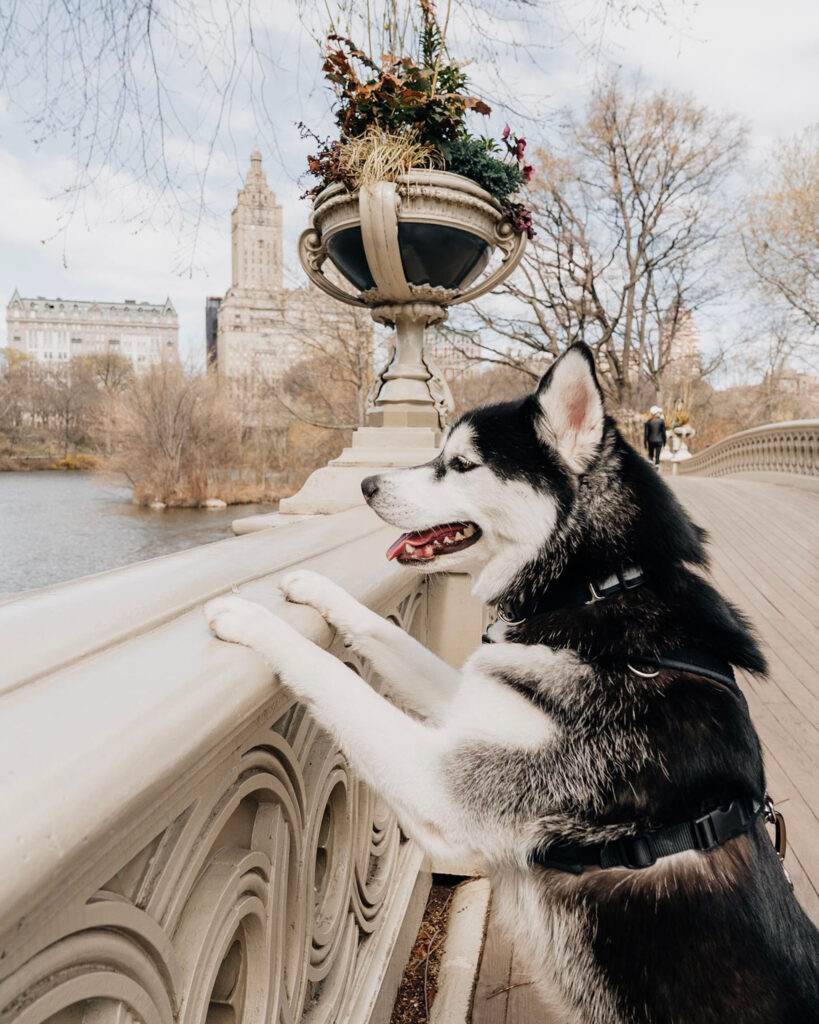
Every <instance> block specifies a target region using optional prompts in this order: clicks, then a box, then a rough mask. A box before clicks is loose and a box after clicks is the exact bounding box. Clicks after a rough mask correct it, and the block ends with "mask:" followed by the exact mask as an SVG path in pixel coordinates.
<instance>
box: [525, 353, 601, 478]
mask: <svg viewBox="0 0 819 1024" xmlns="http://www.w3.org/2000/svg"><path fill="white" fill-rule="evenodd" d="M535 397H536V398H537V401H538V405H539V406H540V411H541V416H540V417H539V419H538V423H537V431H538V435H539V436H540V438H541V440H543V441H545V442H546V444H549V445H551V446H552V447H553V448H556V449H557V451H558V452H559V453H560V455H561V456H562V457H563V459H564V460H565V461H566V462H567V463H568V465H569V468H570V469H572V470H574V472H575V473H582V472H584V471H585V470H586V469H587V467H588V465H589V463H590V462H591V460H592V458H593V457H594V454H595V452H596V451H597V447H598V445H599V444H600V440H601V438H602V437H603V393H602V392H601V390H600V385H599V384H598V383H597V376H596V375H595V372H594V356H593V355H592V353H591V350H590V349H589V347H588V345H584V344H583V343H582V342H578V343H577V344H575V345H572V346H571V348H569V349H567V350H566V351H565V352H564V353H563V355H562V356H560V357H559V358H558V359H557V360H555V362H554V363H552V365H551V366H550V367H549V369H548V370H547V372H546V375H545V376H544V378H543V380H542V381H541V382H540V384H539V385H538V389H537V392H536V395H535Z"/></svg>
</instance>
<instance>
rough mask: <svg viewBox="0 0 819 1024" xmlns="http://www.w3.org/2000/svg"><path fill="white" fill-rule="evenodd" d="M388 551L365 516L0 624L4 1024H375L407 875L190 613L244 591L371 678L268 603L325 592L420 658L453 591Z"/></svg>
mask: <svg viewBox="0 0 819 1024" xmlns="http://www.w3.org/2000/svg"><path fill="white" fill-rule="evenodd" d="M393 533H394V531H391V530H390V528H388V527H385V526H384V525H383V524H381V523H379V522H378V521H377V520H376V519H375V517H374V516H373V514H372V513H371V512H370V511H369V509H366V508H363V507H362V508H357V509H351V510H349V511H346V512H342V513H339V514H337V515H333V516H322V517H316V518H315V519H314V520H309V521H304V522H299V523H293V524H291V525H288V526H283V527H280V528H278V529H274V530H265V531H262V532H259V533H253V534H250V535H248V536H244V537H238V538H234V539H230V540H225V541H222V542H219V543H217V544H211V545H207V546H205V547H201V548H196V549H193V550H190V551H186V552H183V553H181V554H177V555H171V556H167V557H165V558H160V559H155V560H153V561H151V562H146V563H142V564H139V565H135V566H130V567H128V568H125V569H121V570H116V571H113V572H109V573H104V574H101V575H99V576H96V577H90V578H88V579H85V580H79V581H76V582H73V583H68V584H63V585H60V586H56V587H51V588H47V589H45V590H42V591H35V592H32V593H31V594H29V595H21V596H20V597H18V598H16V599H11V600H7V601H5V602H3V603H2V604H0V650H2V652H3V654H2V663H0V815H1V817H2V822H3V826H2V829H0V864H2V872H0V1024H10V1022H11V1021H14V1022H15V1024H46V1022H48V1024H80V1022H84V1024H92V1022H93V1024H103V1022H106V1024H132V1022H136V1021H140V1022H144V1024H172V1022H179V1024H263V1022H274V1024H297V1022H300V1021H304V1022H310V1024H330V1022H331V1021H345V1022H347V1021H349V1022H351V1024H353V1022H361V1024H363V1022H370V1021H377V1020H384V1019H388V1017H389V1005H391V1002H392V996H393V995H394V988H395V984H396V983H397V978H394V977H393V975H395V970H396V968H395V962H396V959H397V960H399V961H401V962H403V958H405V957H406V954H407V952H408V947H406V948H404V949H403V953H401V950H399V948H398V947H399V946H400V944H401V943H405V944H406V941H407V940H406V933H407V926H406V922H407V921H408V920H409V919H410V918H412V915H413V914H415V915H416V916H415V917H414V922H411V923H412V928H411V938H414V935H415V930H416V928H417V924H418V918H419V915H420V911H421V910H422V908H423V903H424V900H425V895H426V886H428V873H426V871H425V870H423V871H422V870H421V869H422V857H421V854H420V852H419V851H418V849H417V848H416V847H415V846H414V844H412V843H411V842H410V841H408V840H407V839H406V838H405V837H404V836H403V835H402V833H401V831H400V829H399V827H398V825H397V823H396V821H395V819H394V818H393V817H392V815H391V814H390V813H389V812H388V810H387V809H386V808H385V807H384V806H383V804H382V803H381V802H380V801H379V800H377V799H376V798H375V797H374V796H373V794H372V793H371V792H369V791H368V790H367V789H366V787H364V785H363V784H361V783H360V782H358V781H357V780H356V779H355V778H354V777H352V776H351V774H350V772H349V770H348V768H347V765H346V763H345V760H344V757H343V756H342V755H341V753H340V751H339V750H338V749H337V748H336V746H335V745H334V744H333V742H332V741H331V740H330V739H329V737H328V736H327V735H325V734H324V733H323V732H321V731H320V730H319V729H318V728H317V727H316V725H315V724H314V723H313V721H312V720H311V719H310V717H309V716H308V715H307V714H306V712H305V710H304V708H303V707H301V706H300V705H298V704H296V703H294V701H293V699H292V697H291V696H290V695H289V694H288V692H287V691H285V690H284V689H283V688H281V687H280V686H279V685H278V684H277V683H275V681H273V680H272V679H271V676H270V673H269V671H268V669H267V668H266V666H265V665H264V663H263V662H262V660H261V658H259V657H258V656H257V655H256V654H254V653H253V652H251V651H249V650H248V649H246V648H243V647H239V646H236V645H232V644H224V643H222V642H220V641H218V640H216V639H215V638H213V637H212V636H211V635H210V632H209V630H208V628H207V625H206V623H205V620H204V616H203V614H202V607H201V606H202V604H203V603H204V602H205V601H206V600H207V599H209V598H211V597H213V596H215V595H217V594H219V593H224V592H226V591H229V590H230V589H231V587H234V586H237V587H239V588H240V591H241V593H242V595H243V596H245V597H248V598H250V599H253V600H258V601H259V602H261V603H262V604H265V605H267V606H269V607H271V608H276V610H278V611H281V612H282V613H283V614H284V615H285V616H286V617H287V618H288V620H289V621H291V623H292V624H293V625H295V626H296V628H298V629H299V630H300V631H301V632H302V633H303V634H304V635H306V636H308V637H309V638H310V639H312V640H314V641H315V642H316V643H319V644H321V645H322V646H324V647H326V648H329V649H331V650H333V651H334V652H335V653H337V655H338V656H339V657H340V658H342V659H343V660H344V661H345V662H347V663H349V664H350V665H351V666H352V667H353V668H354V669H355V670H356V671H358V672H360V673H361V674H362V675H364V676H366V675H367V670H366V666H364V665H362V664H360V663H359V662H358V661H357V660H356V657H355V656H354V655H353V654H352V653H351V652H350V651H349V650H346V649H344V648H343V647H342V646H341V645H340V643H339V642H338V641H337V640H336V639H335V637H334V635H333V633H332V631H331V630H330V629H329V627H327V625H326V624H325V623H324V621H323V620H322V619H321V618H320V617H319V616H318V615H317V614H316V613H315V612H313V611H312V610H311V609H307V608H299V607H294V606H286V605H284V604H282V603H281V598H280V597H279V595H278V591H277V590H276V587H275V582H276V577H277V575H278V574H280V573H281V572H283V571H284V570H286V569H289V568H292V567H293V566H295V565H299V566H308V567H311V568H315V569H318V570H319V571H322V572H324V573H326V574H327V575H329V576H331V577H332V578H334V579H336V580H338V581H339V582H341V583H343V585H344V586H345V587H346V588H347V589H348V590H350V592H351V593H353V594H354V595H355V596H356V597H358V598H359V599H360V600H362V601H363V602H364V603H366V604H367V605H368V606H369V607H371V608H373V609H375V610H376V611H378V612H380V613H382V614H384V615H388V616H389V617H391V618H392V619H393V620H394V621H396V622H397V623H398V624H400V625H401V626H402V627H403V628H405V629H407V630H408V631H410V632H411V633H412V634H413V635H414V636H416V637H417V638H419V639H421V640H423V641H425V642H428V643H430V644H431V645H432V646H433V648H435V645H436V642H437V641H436V637H440V636H441V633H440V630H441V626H440V623H441V622H446V610H439V611H436V613H435V614H434V615H431V612H430V609H431V608H432V607H433V606H434V605H435V604H436V603H440V602H444V601H445V602H446V603H447V604H448V605H449V607H450V608H451V607H453V606H454V604H456V603H457V604H458V605H459V608H460V609H461V613H460V614H462V609H463V602H462V601H461V600H460V599H459V600H458V601H457V602H456V601H453V599H452V594H451V592H450V596H449V598H447V596H446V592H447V588H448V587H452V586H458V585H459V584H458V582H457V580H451V581H447V580H440V581H436V582H430V581H429V580H428V579H427V578H424V577H420V576H417V575H415V574H412V573H409V572H406V571H404V570H401V569H399V568H396V567H394V566H392V565H390V564H388V563H387V561H386V560H385V558H384V551H385V549H386V547H387V546H388V544H389V542H390V540H391V539H392V534H393ZM430 622H433V623H435V626H434V628H432V629H430V627H429V623H430ZM478 628H479V623H477V622H476V626H475V630H476V632H477V630H478ZM436 631H437V632H436ZM441 643H443V644H445V643H446V641H441ZM438 646H439V649H440V646H441V644H439V645H438ZM373 685H376V686H377V685H378V682H377V681H376V680H373ZM419 872H420V873H419ZM402 929H403V931H402ZM399 954H400V955H399ZM391 961H392V967H390V964H391ZM399 976H400V970H399Z"/></svg>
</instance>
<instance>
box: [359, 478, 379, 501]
mask: <svg viewBox="0 0 819 1024" xmlns="http://www.w3.org/2000/svg"><path fill="white" fill-rule="evenodd" d="M377 490H378V477H377V476H367V477H364V479H363V480H362V481H361V493H362V494H363V495H364V497H365V498H366V500H367V501H369V500H370V498H372V497H374V496H375V493H376V491H377Z"/></svg>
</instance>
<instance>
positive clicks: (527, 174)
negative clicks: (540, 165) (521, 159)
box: [523, 164, 535, 183]
mask: <svg viewBox="0 0 819 1024" xmlns="http://www.w3.org/2000/svg"><path fill="white" fill-rule="evenodd" d="M534 173H535V169H534V167H533V166H532V165H531V164H524V165H523V178H524V181H526V182H527V183H528V182H530V181H531V180H532V175H533V174H534Z"/></svg>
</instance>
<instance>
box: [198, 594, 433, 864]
mask: <svg viewBox="0 0 819 1024" xmlns="http://www.w3.org/2000/svg"><path fill="white" fill-rule="evenodd" d="M205 616H206V618H207V621H208V624H209V625H210V628H211V629H212V630H213V631H214V633H216V635H217V636H218V637H220V638H221V639H222V640H229V641H232V642H233V643H240V644H244V645H245V646H247V647H251V648H252V649H253V650H255V651H257V652H258V653H259V654H261V655H262V656H263V657H264V658H265V659H266V661H267V662H268V663H269V664H270V666H271V668H272V669H273V671H274V672H275V673H276V674H277V675H278V676H279V678H280V680H281V682H282V683H283V685H284V686H286V687H287V688H288V689H290V690H291V691H292V692H293V693H294V694H295V695H296V696H297V697H298V698H299V699H300V700H302V701H304V703H306V704H307V705H308V706H309V708H310V711H311V713H312V715H313V717H314V718H315V719H316V721H317V722H318V723H319V724H320V725H322V726H323V727H324V728H325V729H326V730H327V731H328V732H329V733H331V735H333V736H334V737H335V738H336V740H337V741H338V744H339V746H340V747H341V749H342V750H343V751H344V753H345V755H346V756H347V758H348V760H349V761H350V763H351V765H352V766H353V769H354V770H355V772H356V774H357V775H358V776H359V777H360V778H361V779H363V780H364V781H365V782H366V783H368V784H369V785H370V786H371V787H372V788H373V789H374V790H376V792H378V793H380V794H381V795H382V796H383V797H384V799H385V800H386V801H387V802H388V803H389V804H390V805H391V806H392V808H393V810H394V811H395V812H396V813H397V814H398V816H399V819H400V820H401V822H402V824H403V825H404V827H405V829H407V831H408V832H409V833H410V834H411V835H413V837H414V838H416V839H418V840H420V841H421V843H422V844H423V845H424V846H425V847H426V848H427V849H428V850H429V852H431V853H435V854H439V853H440V854H444V855H445V854H446V853H447V852H450V853H451V848H450V847H449V844H448V842H447V840H445V839H444V836H443V832H444V828H445V826H446V825H447V823H449V822H451V821H452V809H451V808H450V807H449V804H450V800H449V799H448V797H447V794H446V790H445V787H444V785H443V782H442V780H443V773H442V771H441V762H442V756H441V750H440V741H439V736H438V732H437V730H435V729H431V728H429V727H427V726H425V725H424V724H423V723H421V722H417V721H415V720H414V719H412V718H410V717H408V716H407V715H405V714H404V713H403V712H402V711H400V710H399V709H398V708H396V707H395V706H394V705H392V704H390V703H389V701H386V700H384V698H383V697H381V696H380V695H379V694H378V693H376V691H375V690H373V689H372V687H370V686H369V685H368V684H367V683H366V682H365V681H364V680H363V679H362V678H361V677H360V676H358V675H357V674H356V673H355V672H353V671H352V670H351V669H349V668H347V666H346V665H344V664H343V663H342V662H340V661H339V660H338V659H337V658H335V657H334V656H333V655H332V654H329V653H328V652H327V651H324V650H322V649H321V648H320V647H317V646H316V645H315V644H313V643H311V642H310V641H309V640H307V639H305V637H303V636H302V635H301V634H300V633H299V632H297V631H296V630H295V629H293V627H292V626H290V625H289V624H288V623H286V622H285V621H284V620H283V619H280V618H279V617H278V616H276V615H273V614H272V613H271V612H269V611H267V610H266V609H265V608H263V607H262V606H261V605H258V604H254V603H253V602H251V601H245V600H243V599H242V598H240V597H220V598H216V599H215V600H213V601H210V602H209V603H208V604H207V605H206V606H205Z"/></svg>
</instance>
